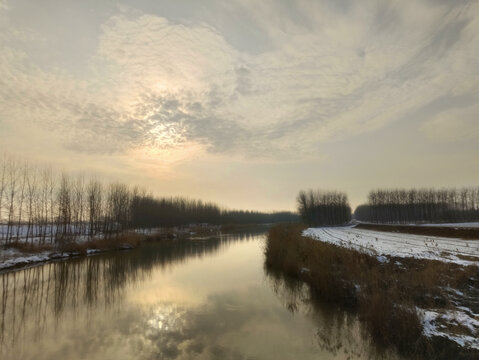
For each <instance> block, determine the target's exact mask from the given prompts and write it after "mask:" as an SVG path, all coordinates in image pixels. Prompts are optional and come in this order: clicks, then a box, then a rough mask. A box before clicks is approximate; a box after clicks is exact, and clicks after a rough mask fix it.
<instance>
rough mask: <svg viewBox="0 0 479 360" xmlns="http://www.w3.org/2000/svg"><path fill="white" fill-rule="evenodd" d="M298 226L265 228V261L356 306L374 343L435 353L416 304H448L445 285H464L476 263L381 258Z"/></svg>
mask: <svg viewBox="0 0 479 360" xmlns="http://www.w3.org/2000/svg"><path fill="white" fill-rule="evenodd" d="M303 229H304V227H303V226H301V225H277V226H274V227H272V228H271V229H270V232H269V234H268V239H267V243H266V248H265V254H266V265H267V266H268V267H271V268H274V269H276V270H281V271H283V272H284V273H286V274H288V275H291V276H294V277H299V278H301V279H302V280H304V281H306V282H307V283H308V284H309V285H310V288H311V291H312V293H313V295H314V296H315V297H318V298H320V299H322V300H325V301H330V302H335V303H339V304H341V305H343V306H348V307H350V308H354V309H356V310H357V312H358V315H359V318H360V319H361V320H362V322H363V323H364V325H365V328H366V329H367V331H368V332H369V334H370V335H371V337H372V338H373V339H374V340H375V342H376V343H377V344H379V345H381V346H384V347H394V348H396V349H397V350H398V351H399V352H400V353H401V354H407V355H409V356H411V355H415V356H417V357H419V358H420V357H422V356H431V354H432V353H434V355H436V353H435V352H434V351H436V350H435V349H432V348H431V347H430V346H428V342H429V339H428V338H425V337H424V336H422V324H421V321H420V318H419V315H418V314H417V313H416V311H415V309H416V306H418V307H423V308H427V307H444V308H446V307H448V306H449V305H450V304H449V298H448V296H446V294H444V291H445V290H444V289H445V288H448V287H453V288H456V289H460V288H463V287H465V286H467V282H468V280H469V279H470V278H471V277H476V278H477V277H478V275H479V271H478V268H477V267H473V266H471V267H465V268H463V267H461V266H459V265H456V264H449V263H444V262H440V261H428V260H417V259H390V261H389V263H385V264H383V263H380V262H379V261H378V260H377V259H376V258H375V257H372V256H368V255H366V254H362V253H359V252H357V251H354V250H350V249H345V248H341V247H339V246H335V245H332V244H327V243H323V242H320V241H317V240H313V239H310V238H305V237H303V236H301V231H302V230H303ZM396 261H399V262H400V263H399V264H396ZM446 354H449V355H450V352H449V353H446ZM446 358H447V357H446Z"/></svg>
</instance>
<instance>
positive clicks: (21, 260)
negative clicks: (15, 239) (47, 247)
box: [0, 252, 68, 270]
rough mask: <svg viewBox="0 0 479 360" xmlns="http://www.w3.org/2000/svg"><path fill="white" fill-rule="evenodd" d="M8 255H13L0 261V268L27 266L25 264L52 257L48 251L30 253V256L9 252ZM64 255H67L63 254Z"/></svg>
mask: <svg viewBox="0 0 479 360" xmlns="http://www.w3.org/2000/svg"><path fill="white" fill-rule="evenodd" d="M19 254H21V253H19ZM4 255H5V254H2V256H4ZM9 255H10V256H13V257H11V258H9V259H6V260H3V261H1V262H0V270H3V269H8V268H12V267H15V266H27V265H30V264H34V263H38V262H43V261H48V260H50V259H51V258H52V257H51V256H52V254H51V253H49V252H42V253H39V254H35V255H30V256H28V255H25V256H15V254H11V253H10V254H9ZM65 256H68V255H67V254H65Z"/></svg>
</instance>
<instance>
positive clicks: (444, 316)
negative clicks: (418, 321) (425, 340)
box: [418, 308, 479, 350]
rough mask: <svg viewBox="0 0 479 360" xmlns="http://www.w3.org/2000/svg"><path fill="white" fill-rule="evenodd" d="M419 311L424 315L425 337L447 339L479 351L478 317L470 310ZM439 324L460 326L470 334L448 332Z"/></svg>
mask: <svg viewBox="0 0 479 360" xmlns="http://www.w3.org/2000/svg"><path fill="white" fill-rule="evenodd" d="M418 311H419V313H420V314H421V315H422V320H423V327H424V328H423V332H424V335H425V336H427V337H432V336H440V337H446V338H448V339H449V340H452V341H454V342H456V343H457V344H458V345H460V346H462V347H470V348H474V349H478V350H479V337H478V332H479V320H478V315H475V314H473V313H472V312H471V311H470V309H467V308H464V310H463V311H446V312H444V313H439V312H436V311H431V310H422V309H418ZM468 313H469V314H471V315H469V314H468ZM438 322H440V323H441V324H444V323H446V324H450V325H455V326H457V325H459V326H461V327H462V328H464V329H467V330H468V331H469V332H470V334H457V333H451V332H448V331H446V330H445V329H444V325H440V324H438ZM446 328H449V327H446Z"/></svg>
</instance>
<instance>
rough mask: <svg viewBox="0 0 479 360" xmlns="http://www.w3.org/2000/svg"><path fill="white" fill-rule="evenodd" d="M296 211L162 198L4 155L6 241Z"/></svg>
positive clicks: (0, 214) (267, 218) (1, 193)
mask: <svg viewBox="0 0 479 360" xmlns="http://www.w3.org/2000/svg"><path fill="white" fill-rule="evenodd" d="M296 217H297V216H296V215H295V214H293V213H273V214H266V213H259V212H249V211H228V210H222V209H221V208H220V207H219V206H218V205H215V204H212V203H204V202H202V201H200V200H191V199H186V198H181V197H176V198H157V197H155V196H153V195H151V194H148V193H147V192H146V191H145V190H140V189H139V188H138V187H136V186H129V185H125V184H121V183H111V184H103V183H102V182H100V181H98V180H95V179H85V178H84V177H83V176H76V177H72V176H69V175H67V174H55V173H54V172H53V171H52V170H51V169H44V168H39V167H37V166H32V165H29V164H28V163H22V162H20V161H17V160H15V159H14V158H12V157H4V158H3V159H0V241H1V242H2V243H4V244H8V243H10V242H12V241H15V240H16V239H19V238H22V239H25V240H26V241H29V240H30V241H32V242H33V241H35V242H39V243H45V242H56V241H62V240H64V241H68V240H78V239H88V238H94V237H112V236H116V235H118V234H119V233H121V232H122V231H126V230H130V229H136V228H151V227H165V226H178V225H186V224H191V223H210V224H224V223H233V224H238V223H239V224H244V223H263V222H276V221H293V220H295V219H296Z"/></svg>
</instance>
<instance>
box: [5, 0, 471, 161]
mask: <svg viewBox="0 0 479 360" xmlns="http://www.w3.org/2000/svg"><path fill="white" fill-rule="evenodd" d="M2 4H5V2H4V1H2V2H0V8H5V6H2ZM293 10H294V11H293ZM235 11H237V13H238V14H243V15H242V16H243V18H244V19H245V21H248V23H251V24H252V25H251V26H252V28H254V29H256V30H255V31H261V32H262V33H263V34H264V37H263V38H262V40H261V44H262V46H259V45H258V44H259V43H258V44H256V45H255V46H254V49H253V48H251V49H250V50H251V51H247V50H248V49H246V48H245V46H246V45H245V42H246V43H247V40H248V39H243V40H245V42H241V41H239V40H238V36H239V37H241V34H234V29H231V28H228V24H227V23H225V22H224V21H223V20H221V19H219V17H218V20H215V16H212V14H221V13H222V12H224V13H228V14H231V13H234V12H235ZM203 13H205V14H206V15H205V16H204V18H203V19H202V18H201V17H199V18H198V17H197V18H194V19H183V20H178V19H174V20H171V19H168V18H166V17H165V16H162V14H159V13H155V12H151V13H149V12H147V11H145V10H140V9H134V8H131V7H122V8H121V9H117V10H116V11H115V13H114V14H113V15H111V16H110V17H109V19H108V20H107V21H106V22H105V23H104V24H103V26H102V27H101V31H100V32H99V33H98V36H97V39H96V42H97V48H96V52H95V54H93V55H92V56H91V57H90V58H89V59H88V62H87V63H85V64H84V66H85V68H86V70H85V71H84V72H83V73H82V74H83V76H81V77H80V76H78V75H77V74H73V73H70V72H69V71H67V70H65V69H61V68H53V69H52V68H48V69H47V68H45V67H44V66H42V65H41V64H38V63H37V62H36V61H35V59H34V58H31V57H29V52H28V51H27V50H26V49H27V48H28V47H29V46H32V44H31V41H30V42H29V40H28V36H25V34H27V33H31V31H32V30H31V29H25V28H18V29H17V28H15V26H14V24H13V22H11V21H10V23H9V25H10V26H9V27H10V29H11V30H10V31H8V32H4V33H3V35H0V43H1V45H2V52H1V54H0V102H1V104H2V105H0V116H1V117H0V122H5V123H6V122H16V123H23V124H25V126H28V124H29V123H31V122H34V123H37V124H41V125H42V126H44V127H45V128H47V129H51V131H52V132H53V133H54V134H56V135H55V136H57V137H58V138H59V139H60V141H61V142H63V144H64V146H65V147H67V148H69V149H72V150H75V151H80V152H86V153H93V154H96V153H122V152H125V151H129V150H132V149H138V148H155V149H179V148H182V147H187V146H188V144H190V145H191V144H202V146H203V147H204V149H206V151H209V152H213V153H220V154H236V155H240V156H244V157H251V156H252V155H253V156H255V157H257V158H272V159H276V160H282V159H291V158H292V157H294V158H303V157H309V156H317V155H318V154H317V148H318V145H319V144H321V143H324V142H331V141H336V140H340V139H345V138H348V137H352V136H357V135H358V134H361V133H364V132H371V131H375V130H378V129H381V128H382V127H384V126H386V125H388V124H390V123H393V122H395V121H408V117H409V116H410V115H411V114H413V113H415V112H418V111H421V109H423V108H424V107H425V106H429V105H430V104H431V103H434V101H435V100H436V99H440V98H444V97H448V96H462V95H469V96H473V97H475V98H476V99H477V98H478V97H479V95H478V93H479V84H478V83H477V81H476V80H474V79H477V77H478V75H479V66H478V65H479V64H478V59H477V52H478V51H479V38H478V34H479V19H478V17H477V16H476V15H474V14H479V8H478V5H477V3H476V2H469V1H461V2H431V1H427V0H424V1H421V2H414V4H411V3H409V2H400V3H388V4H386V3H385V2H383V1H369V2H361V4H359V3H355V2H348V1H344V2H343V1H341V2H338V1H320V2H311V1H297V2H295V3H294V4H291V3H290V2H288V3H286V2H285V3H281V2H276V1H275V2H272V1H265V2H261V3H260V4H258V3H257V2H251V1H240V2H232V3H231V4H229V5H228V7H227V8H226V7H225V6H224V5H217V6H213V7H212V8H211V9H207V10H205V11H204V12H203ZM1 16H3V17H6V18H7V19H8V16H9V15H8V13H7V12H6V11H3V12H2V15H1ZM12 29H13V30H12ZM258 29H259V30H258ZM234 35H236V37H235V36H234ZM235 39H236V40H235ZM71 40H72V41H75V39H71ZM253 42H254V40H253ZM238 44H240V45H238ZM444 110H445V111H446V110H447V109H444ZM466 111H469V110H466ZM440 116H442V117H440V119H441V120H437V119H436V120H431V122H430V123H428V124H426V125H424V129H426V131H427V133H428V134H429V136H433V137H437V138H441V136H442V135H441V134H442V133H443V132H442V130H441V131H439V130H438V131H432V130H431V129H436V128H437V129H439V128H444V129H446V128H448V127H451V125H450V122H451V121H456V122H457V121H461V122H462V123H463V124H464V126H467V124H471V122H472V120H464V119H463V118H462V117H461V118H460V119H459V118H458V117H460V110H457V111H453V112H449V113H444V114H442V115H440Z"/></svg>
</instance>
